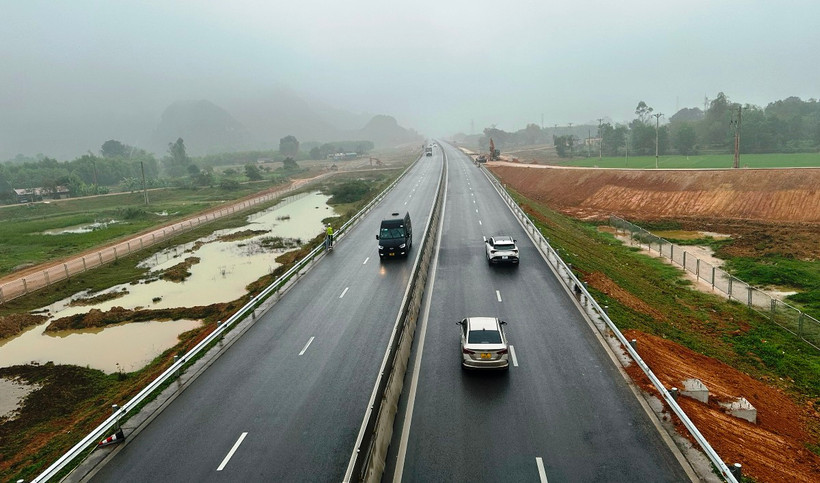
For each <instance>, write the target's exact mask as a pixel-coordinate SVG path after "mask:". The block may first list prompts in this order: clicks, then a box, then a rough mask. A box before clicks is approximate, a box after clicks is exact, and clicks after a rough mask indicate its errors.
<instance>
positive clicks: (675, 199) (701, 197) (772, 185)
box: [488, 163, 820, 223]
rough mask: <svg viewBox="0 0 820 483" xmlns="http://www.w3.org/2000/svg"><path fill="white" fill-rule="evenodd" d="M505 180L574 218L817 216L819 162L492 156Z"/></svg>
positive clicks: (819, 219) (812, 219)
mask: <svg viewBox="0 0 820 483" xmlns="http://www.w3.org/2000/svg"><path fill="white" fill-rule="evenodd" d="M488 168H489V169H490V170H491V171H492V172H493V173H495V174H496V175H497V176H498V177H499V178H500V179H501V180H503V182H504V183H506V184H508V185H509V186H510V187H512V188H514V189H515V190H517V191H519V192H521V193H522V194H523V195H525V196H527V197H528V198H532V199H535V200H538V201H540V202H543V203H545V204H547V205H549V206H551V207H553V208H555V209H557V210H559V211H561V212H563V213H566V214H568V215H570V216H574V217H577V218H599V217H606V216H608V215H610V214H616V215H618V216H621V217H624V218H627V219H636V218H639V219H652V218H655V219H657V218H675V219H683V218H722V219H735V220H756V221H768V222H788V223H820V168H803V169H722V170H626V169H591V168H583V169H578V168H557V167H536V166H530V165H515V164H510V163H490V164H489V165H488Z"/></svg>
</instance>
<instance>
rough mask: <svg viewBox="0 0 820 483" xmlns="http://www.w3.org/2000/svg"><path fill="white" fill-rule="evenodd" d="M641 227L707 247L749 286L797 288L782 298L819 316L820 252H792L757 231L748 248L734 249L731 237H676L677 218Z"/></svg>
mask: <svg viewBox="0 0 820 483" xmlns="http://www.w3.org/2000/svg"><path fill="white" fill-rule="evenodd" d="M641 227H642V228H644V229H647V230H649V231H652V232H653V233H655V234H656V235H658V236H661V237H663V238H664V239H666V240H668V241H670V242H672V243H675V244H677V245H682V246H686V245H701V246H708V247H710V248H711V249H712V250H713V251H714V253H715V256H716V257H717V258H720V259H721V260H724V261H725V264H724V266H723V269H724V270H726V271H727V272H729V273H730V274H732V275H733V276H735V277H737V278H738V279H740V280H742V281H744V282H746V283H749V284H751V285H752V286H755V287H763V288H764V289H767V288H777V289H779V290H784V291H795V292H797V293H795V294H793V295H788V296H787V297H785V301H786V302H788V303H789V304H790V305H792V306H794V307H796V308H798V309H800V310H801V311H803V312H805V313H807V314H809V315H811V316H812V317H814V318H816V319H818V320H820V258H818V257H820V254H818V253H798V254H795V253H793V252H791V251H790V250H789V247H787V246H783V245H782V244H779V243H777V242H776V241H775V240H773V239H772V238H771V237H770V236H767V235H765V234H759V235H758V237H757V238H756V239H755V240H753V241H752V242H751V243H752V246H751V247H749V248H750V249H737V248H736V245H737V242H736V241H735V240H732V239H719V238H718V239H716V238H713V237H708V236H707V237H702V238H697V239H691V238H684V237H680V238H679V237H676V235H675V233H676V232H677V231H678V230H680V229H681V228H682V226H681V224H680V223H679V222H676V221H669V220H666V221H647V222H644V223H642V224H641ZM664 230H666V231H664ZM751 253H754V256H751Z"/></svg>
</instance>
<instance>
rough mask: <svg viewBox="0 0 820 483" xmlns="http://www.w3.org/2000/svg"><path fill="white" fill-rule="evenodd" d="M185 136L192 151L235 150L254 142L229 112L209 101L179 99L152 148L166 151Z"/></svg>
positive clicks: (166, 114) (167, 112)
mask: <svg viewBox="0 0 820 483" xmlns="http://www.w3.org/2000/svg"><path fill="white" fill-rule="evenodd" d="M177 138H182V139H183V140H184V141H185V147H186V148H188V152H189V154H193V155H201V154H211V153H219V152H225V151H234V150H237V149H242V148H243V147H247V146H249V145H250V144H251V135H250V133H249V132H248V130H247V129H246V128H245V126H244V125H242V123H240V122H239V121H237V120H236V119H234V118H233V117H232V116H231V115H230V114H229V113H228V111H226V110H225V109H222V108H221V107H219V106H217V105H216V104H214V103H212V102H210V101H206V100H199V101H178V102H175V103H173V104H171V105H170V106H168V107H167V108H166V109H165V111H163V113H162V116H161V117H160V121H159V124H158V125H157V128H156V129H155V130H154V134H153V136H152V145H153V146H152V147H153V149H154V151H156V152H157V153H164V152H165V151H166V150H167V149H168V144H169V143H172V142H174V141H176V140H177Z"/></svg>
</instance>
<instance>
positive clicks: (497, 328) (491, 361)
mask: <svg viewBox="0 0 820 483" xmlns="http://www.w3.org/2000/svg"><path fill="white" fill-rule="evenodd" d="M457 324H458V325H460V326H461V366H462V367H464V368H473V369H508V368H509V367H510V362H509V352H510V346H509V344H507V335H506V334H505V333H504V325H506V324H507V323H506V322H504V321H503V320H499V319H498V318H496V317H467V318H466V319H463V320H462V321H461V322H457Z"/></svg>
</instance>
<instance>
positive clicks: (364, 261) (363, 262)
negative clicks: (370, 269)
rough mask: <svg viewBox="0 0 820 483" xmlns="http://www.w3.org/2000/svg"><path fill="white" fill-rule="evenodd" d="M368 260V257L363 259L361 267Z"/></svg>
mask: <svg viewBox="0 0 820 483" xmlns="http://www.w3.org/2000/svg"><path fill="white" fill-rule="evenodd" d="M368 260H370V257H367V258H365V259H364V261H363V262H362V265H364V264H365V263H367V261H368Z"/></svg>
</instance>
